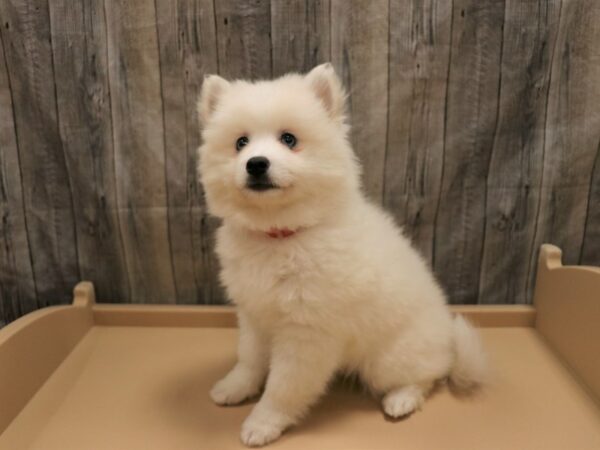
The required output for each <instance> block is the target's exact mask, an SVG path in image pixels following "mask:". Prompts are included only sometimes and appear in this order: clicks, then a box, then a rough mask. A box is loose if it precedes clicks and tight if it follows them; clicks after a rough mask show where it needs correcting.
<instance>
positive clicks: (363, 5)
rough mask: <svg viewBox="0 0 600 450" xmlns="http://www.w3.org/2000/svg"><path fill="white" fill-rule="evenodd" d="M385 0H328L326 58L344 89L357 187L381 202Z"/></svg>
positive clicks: (385, 80) (385, 83)
mask: <svg viewBox="0 0 600 450" xmlns="http://www.w3.org/2000/svg"><path fill="white" fill-rule="evenodd" d="M388 6H389V4H388V1H387V0H377V1H370V2H364V1H359V0H353V1H341V0H332V1H331V62H332V63H333V65H334V67H335V69H336V71H337V73H338V74H339V75H340V76H341V77H342V80H343V82H344V85H345V87H346V89H347V90H348V92H349V94H350V96H349V105H348V108H349V113H350V119H351V123H352V132H351V136H352V143H353V145H354V151H355V152H356V154H357V155H358V156H359V157H360V159H361V161H362V163H363V185H364V187H365V190H366V192H367V194H368V195H369V197H370V198H371V199H373V200H374V201H376V202H377V203H381V201H382V198H383V177H384V160H385V157H384V155H385V146H386V134H387V120H388V119H387V112H388V105H387V96H388V48H389V45H388V27H389V14H388Z"/></svg>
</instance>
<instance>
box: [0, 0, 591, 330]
mask: <svg viewBox="0 0 600 450" xmlns="http://www.w3.org/2000/svg"><path fill="white" fill-rule="evenodd" d="M599 23H600V2H597V1H595V0H542V1H539V0H453V1H445V0H437V1H435V0H434V1H430V2H422V1H420V0H375V1H369V2H367V1H361V0H352V1H345V0H320V1H317V0H314V1H305V0H292V1H284V0H271V1H268V0H248V1H242V0H219V1H213V0H140V1H136V2H129V1H125V0H94V1H90V2H71V1H68V0H35V1H30V0H0V218H1V221H0V325H1V324H2V323H7V322H9V321H11V320H14V319H15V318H16V317H19V316H20V315H22V314H25V313H27V312H29V311H32V310H34V309H36V308H39V307H42V306H45V305H48V304H55V303H64V302H68V301H70V296H71V288H72V286H73V285H74V283H75V282H76V281H77V280H79V279H90V280H92V281H94V283H95V284H96V286H97V289H98V297H99V298H101V299H105V300H108V301H131V302H165V303H191V304H193V303H222V302H223V301H224V295H223V291H222V289H221V288H220V287H219V283H218V263H217V261H216V259H215V255H214V252H213V247H214V230H215V228H216V227H217V226H218V221H217V220H216V219H214V218H211V217H209V216H208V215H207V213H206V209H205V206H204V201H203V193H202V188H201V187H200V186H199V185H198V183H197V182H196V172H195V170H196V169H195V167H196V148H197V146H198V144H199V142H200V137H199V132H198V128H197V123H196V116H195V101H196V97H197V95H198V92H199V90H200V87H201V84H202V79H203V76H204V75H205V74H207V73H220V74H222V75H223V76H226V77H232V78H235V77H244V78H268V77H271V76H278V75H281V74H283V73H286V72H288V71H307V70H309V69H310V68H311V67H313V66H314V65H316V64H318V63H321V62H325V61H332V62H333V64H334V66H335V68H336V70H337V71H338V73H339V74H340V76H341V78H342V79H343V81H344V83H345V85H346V87H347V89H348V91H349V94H350V96H349V112H350V115H351V120H352V123H353V129H352V135H351V138H352V142H353V143H354V146H355V150H356V152H357V154H358V155H359V156H360V158H361V160H362V161H363V163H364V185H365V189H366V191H367V192H368V195H369V196H370V197H371V198H372V199H373V200H374V201H376V202H378V203H380V204H383V205H384V206H385V207H386V208H387V209H388V210H389V211H390V212H391V213H392V214H393V215H394V217H395V218H396V219H397V220H398V222H400V223H401V224H403V226H404V228H405V230H406V233H407V234H408V235H410V236H411V237H412V238H413V240H414V242H415V245H416V246H417V247H418V248H419V249H420V250H421V251H422V252H423V254H424V255H425V257H426V259H427V260H428V261H429V262H430V264H431V265H432V267H433V268H434V270H435V272H436V274H437V276H438V277H439V279H440V281H441V282H442V284H443V285H444V286H445V288H446V289H447V290H448V293H449V296H450V300H451V302H453V303H477V302H480V303H528V302H530V301H531V292H532V288H533V284H532V282H533V279H534V274H535V270H536V267H535V261H536V257H537V250H538V248H539V246H540V244H541V243H542V242H552V243H554V244H557V245H559V246H560V247H562V248H563V250H564V255H565V261H566V263H569V264H571V263H584V264H596V265H600V153H599V152H600V83H598V80H600V27H599V26H598V24H599Z"/></svg>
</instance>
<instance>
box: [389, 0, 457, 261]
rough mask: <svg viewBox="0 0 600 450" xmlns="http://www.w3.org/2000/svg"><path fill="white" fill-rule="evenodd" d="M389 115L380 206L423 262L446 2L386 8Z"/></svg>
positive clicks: (438, 146) (435, 178) (434, 193)
mask: <svg viewBox="0 0 600 450" xmlns="http://www.w3.org/2000/svg"><path fill="white" fill-rule="evenodd" d="M390 8H391V9H390V24H395V25H394V26H393V27H392V26H390V55H389V94H388V95H389V97H388V104H389V111H388V127H387V128H388V129H387V143H386V152H385V157H384V164H385V178H384V188H383V204H384V206H385V207H386V208H387V209H388V210H389V211H391V212H392V214H393V215H394V217H395V218H396V220H397V221H398V222H399V223H400V224H402V226H403V229H404V231H405V234H406V235H407V236H409V237H410V238H411V239H412V241H413V243H414V244H415V246H416V247H417V248H418V249H419V250H420V251H421V252H422V254H423V255H424V256H425V258H426V259H427V261H428V262H430V263H431V261H432V256H433V236H434V227H433V225H434V218H435V212H436V208H437V204H438V201H439V196H440V187H441V179H442V163H443V154H444V117H445V115H444V106H445V103H446V92H447V84H446V78H447V76H448V64H449V58H450V30H451V25H452V8H451V4H450V2H443V3H441V4H437V5H434V4H432V3H430V4H424V3H423V2H421V1H413V0H404V1H400V2H392V3H390Z"/></svg>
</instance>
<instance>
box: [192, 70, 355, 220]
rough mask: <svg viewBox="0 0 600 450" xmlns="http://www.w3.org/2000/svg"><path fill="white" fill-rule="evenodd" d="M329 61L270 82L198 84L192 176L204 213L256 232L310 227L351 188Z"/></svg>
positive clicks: (349, 157)
mask: <svg viewBox="0 0 600 450" xmlns="http://www.w3.org/2000/svg"><path fill="white" fill-rule="evenodd" d="M344 109H345V94H344V91H343V89H342V86H341V83H340V81H339V79H338V77H337V76H336V74H335V72H334V70H333V67H332V66H331V64H323V65H320V66H317V67H316V68H314V69H313V70H312V71H311V72H310V73H308V74H307V75H304V76H302V75H297V74H290V75H286V76H284V77H281V78H279V79H276V80H273V81H259V82H255V83H251V82H246V81H234V82H228V81H226V80H224V79H223V78H221V77H219V76H216V75H212V76H208V77H206V78H205V80H204V85H203V87H202V94H201V96H200V100H199V103H198V112H199V115H200V121H201V125H202V127H203V140H204V144H203V145H202V146H201V147H200V166H199V168H200V176H201V179H202V183H203V185H204V189H205V193H206V199H207V202H208V206H209V209H210V211H211V212H212V213H213V214H215V215H217V216H219V217H222V218H226V219H232V220H235V221H237V222H238V223H240V224H242V225H243V226H246V227H250V228H254V229H257V230H264V229H269V228H270V227H274V226H275V227H290V228H297V227H300V226H306V225H312V224H314V223H316V222H318V221H319V220H320V219H322V218H323V217H324V216H325V215H327V214H331V212H332V209H335V208H336V206H337V205H339V203H340V202H342V201H345V199H347V198H348V196H349V195H350V194H352V193H353V192H354V191H356V189H357V187H358V179H359V174H358V172H359V169H358V164H357V162H356V159H355V157H354V154H353V152H352V150H351V148H350V146H349V144H348V142H347V130H348V127H347V125H346V123H345V115H344Z"/></svg>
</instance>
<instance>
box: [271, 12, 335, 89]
mask: <svg viewBox="0 0 600 450" xmlns="http://www.w3.org/2000/svg"><path fill="white" fill-rule="evenodd" d="M330 8H331V4H330V2H329V0H316V1H310V2H307V1H304V0H292V1H287V0H272V1H271V47H272V49H273V76H274V77H276V76H280V75H284V74H286V73H288V72H308V71H310V69H312V68H313V67H314V66H317V65H319V64H321V63H324V62H327V61H329V60H330V59H331V43H330V39H329V30H330V16H329V10H330Z"/></svg>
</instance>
